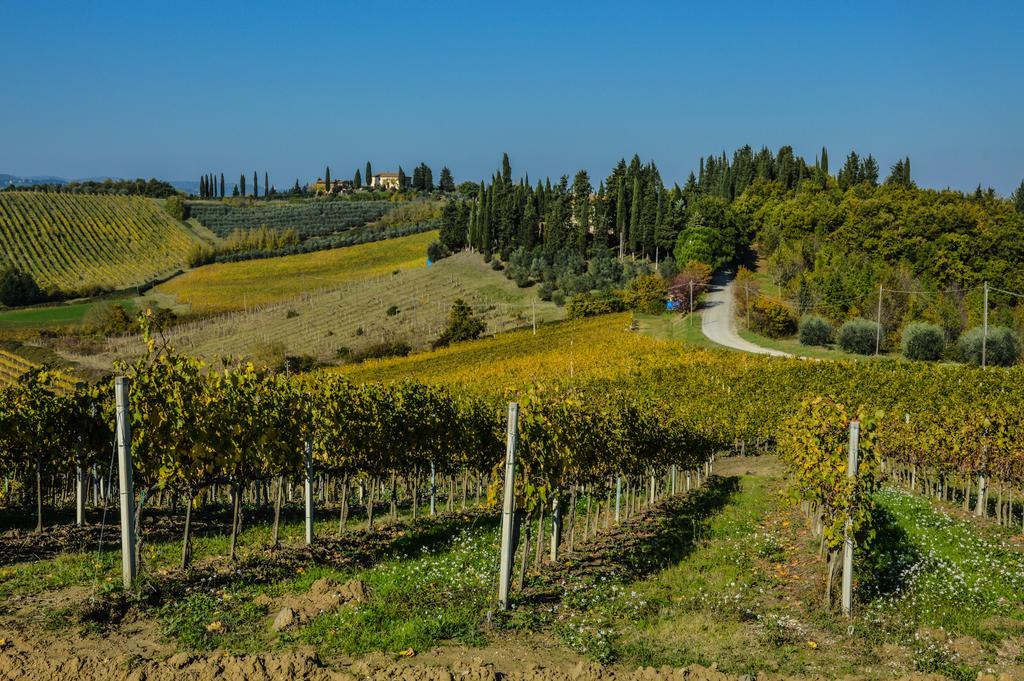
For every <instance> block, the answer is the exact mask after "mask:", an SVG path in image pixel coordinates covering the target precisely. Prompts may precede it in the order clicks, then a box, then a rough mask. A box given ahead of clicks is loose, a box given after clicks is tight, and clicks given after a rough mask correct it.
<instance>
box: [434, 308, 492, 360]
mask: <svg viewBox="0 0 1024 681" xmlns="http://www.w3.org/2000/svg"><path fill="white" fill-rule="evenodd" d="M486 330H487V325H486V324H485V323H484V321H483V320H482V319H480V318H479V317H476V316H475V315H474V314H473V308H471V307H470V306H469V305H468V304H467V303H466V301H464V300H462V299H461V298H456V299H455V301H454V302H452V309H451V312H449V314H448V325H447V326H446V327H445V329H444V331H443V332H442V333H441V337H440V338H438V339H437V340H436V341H435V342H434V347H435V348H438V347H445V346H448V345H451V344H452V343H459V342H462V341H468V340H474V339H476V338H479V337H480V336H481V335H483V333H484V331H486Z"/></svg>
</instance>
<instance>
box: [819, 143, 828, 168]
mask: <svg viewBox="0 0 1024 681" xmlns="http://www.w3.org/2000/svg"><path fill="white" fill-rule="evenodd" d="M821 172H823V173H825V174H826V175H828V149H826V148H825V147H822V148H821Z"/></svg>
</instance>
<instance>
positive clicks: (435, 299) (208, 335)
mask: <svg viewBox="0 0 1024 681" xmlns="http://www.w3.org/2000/svg"><path fill="white" fill-rule="evenodd" d="M410 238H412V237H410ZM389 243H390V242H389ZM385 245H386V244H383V243H382V244H368V246H385ZM362 248H363V247H362V246H354V247H351V248H349V249H343V251H349V250H356V249H362ZM399 252H401V249H399ZM340 254H341V255H344V253H340ZM298 257H300V258H301V257H305V256H298ZM351 257H352V256H351V254H349V259H348V260H344V261H345V262H351V261H352V260H351ZM359 257H360V256H356V258H359ZM341 261H342V260H339V262H341ZM260 262H261V263H263V264H272V263H275V262H276V260H271V261H260ZM364 262H365V263H366V264H367V266H366V267H361V268H360V267H354V268H352V269H344V270H339V271H338V272H335V273H334V274H333V276H335V277H337V278H338V279H339V281H344V279H342V276H343V275H344V276H345V277H347V278H348V281H347V282H346V283H341V284H339V285H337V286H334V287H333V288H326V289H322V290H316V291H311V292H307V293H303V294H300V295H295V296H293V297H291V298H288V299H285V300H282V301H280V302H277V303H271V304H268V305H264V306H260V307H252V306H251V307H250V308H249V309H248V310H243V311H235V312H229V313H224V314H221V315H218V316H215V317H212V318H206V319H201V320H197V321H196V322H193V323H188V324H184V325H181V326H178V327H175V328H174V329H172V330H171V331H170V332H169V333H168V334H167V338H168V339H169V341H170V342H171V344H172V345H173V346H174V347H176V348H178V349H180V350H182V351H184V352H188V353H189V354H195V355H197V356H200V357H205V358H207V359H214V358H217V357H220V356H224V355H228V356H235V357H243V356H253V355H260V354H261V353H265V352H266V351H267V348H268V347H269V346H276V347H278V348H280V349H281V350H282V351H284V352H286V353H288V354H293V355H296V354H307V355H311V356H313V357H316V358H317V359H318V360H321V361H325V362H330V361H335V360H337V359H338V358H339V353H338V351H339V349H342V348H344V349H345V350H348V351H350V352H358V351H359V350H362V349H364V348H365V347H366V346H368V345H371V344H374V343H379V342H381V341H384V340H403V341H405V342H407V343H409V345H411V346H412V347H413V348H414V349H419V350H422V349H425V348H427V347H429V346H430V344H431V343H432V342H433V341H434V339H436V338H437V337H438V336H439V335H440V334H441V332H442V330H443V329H444V325H445V322H446V320H447V316H448V312H449V310H450V308H451V305H452V302H453V301H454V300H455V299H456V298H461V299H463V300H465V301H466V302H468V303H469V304H470V305H471V306H472V307H473V309H474V311H475V312H476V314H478V315H479V316H480V317H481V318H482V319H483V320H484V321H485V322H486V324H487V333H489V334H493V333H497V332H501V331H507V330H509V329H514V328H519V327H523V326H529V325H532V322H533V315H534V311H536V319H537V322H538V324H544V323H545V322H549V321H554V320H558V319H561V318H562V317H563V316H564V310H563V309H562V308H559V307H557V306H556V305H554V304H553V303H550V302H544V301H541V300H539V299H538V298H537V294H536V290H535V289H534V288H530V289H520V288H518V287H517V286H516V285H515V284H514V283H513V282H511V281H509V280H508V279H506V278H505V277H504V276H502V275H501V274H500V273H499V272H495V271H494V270H492V269H491V268H490V266H488V265H487V264H486V263H484V262H483V259H482V258H480V257H479V256H478V255H475V254H472V253H460V254H458V255H455V256H452V257H450V258H446V259H444V260H441V261H439V262H437V263H434V264H433V265H432V266H431V267H429V268H427V267H425V266H420V267H408V268H405V269H399V268H398V267H399V264H400V261H395V260H386V263H387V265H386V266H384V265H381V264H379V263H378V264H377V265H370V262H371V261H364ZM410 263H411V261H410ZM410 263H406V264H410ZM257 264H258V263H257ZM288 266H289V267H292V266H293V265H288ZM294 276H295V275H293V277H294ZM300 283H301V281H298V280H294V281H292V282H291V284H292V285H298V284H300ZM296 293H298V291H296ZM142 347H143V345H142V342H141V339H139V338H138V337H130V338H123V339H110V340H109V341H108V351H107V352H106V353H104V354H103V355H102V356H100V357H90V358H82V357H78V358H75V359H77V360H79V361H82V362H87V363H89V364H90V365H93V366H96V368H102V367H103V366H109V364H110V363H111V362H112V361H113V360H114V359H116V358H118V357H124V356H132V355H137V354H139V353H141V351H142ZM97 362H98V363H99V364H97Z"/></svg>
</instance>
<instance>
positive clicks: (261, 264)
mask: <svg viewBox="0 0 1024 681" xmlns="http://www.w3.org/2000/svg"><path fill="white" fill-rule="evenodd" d="M436 238H437V232H435V231H431V232H423V233H421V234H413V235H411V236H405V237H400V238H397V239H388V240H386V241H376V242H373V243H368V244H359V245H358V246H348V247H346V248H337V249H333V250H329V251H317V252H315V253H303V254H301V255H289V256H284V257H280V258H269V259H266V260H247V261H243V262H233V263H220V264H215V265H207V266H205V267H200V268H198V269H195V270H192V271H190V272H187V273H185V274H184V275H182V276H180V277H176V278H174V279H172V280H171V281H168V282H166V283H164V284H161V285H160V286H158V287H157V291H158V292H161V293H168V294H171V295H174V296H175V298H176V299H177V301H178V302H179V303H182V304H187V305H189V306H190V307H191V309H192V311H193V312H227V311H231V310H243V309H246V308H251V307H254V306H263V305H269V304H272V303H276V302H280V301H282V300H286V299H289V298H292V297H294V296H296V295H299V294H302V293H306V292H309V291H315V290H325V289H330V288H333V287H336V286H339V285H341V284H346V283H350V282H355V281H360V280H363V279H366V278H368V277H375V276H381V275H390V274H391V273H392V272H394V271H395V270H405V269H411V268H422V267H425V265H426V263H427V256H426V252H427V246H428V245H429V244H430V242H431V241H433V240H435V239H436Z"/></svg>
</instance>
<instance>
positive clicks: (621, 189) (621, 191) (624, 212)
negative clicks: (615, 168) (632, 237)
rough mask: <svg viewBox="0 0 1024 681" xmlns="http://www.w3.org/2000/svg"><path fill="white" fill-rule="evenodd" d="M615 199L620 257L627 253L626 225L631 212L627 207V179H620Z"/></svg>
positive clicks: (616, 229)
mask: <svg viewBox="0 0 1024 681" xmlns="http://www.w3.org/2000/svg"><path fill="white" fill-rule="evenodd" d="M616 197H617V198H616V199H615V231H616V232H617V233H618V241H619V257H620V258H621V257H622V256H623V254H624V253H625V252H626V224H627V221H628V219H629V211H628V209H627V207H626V178H625V177H620V178H619V181H618V192H617V193H616Z"/></svg>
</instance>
